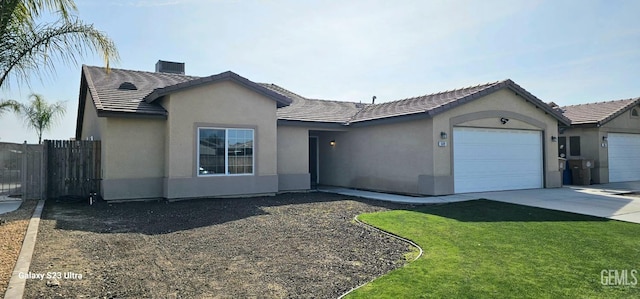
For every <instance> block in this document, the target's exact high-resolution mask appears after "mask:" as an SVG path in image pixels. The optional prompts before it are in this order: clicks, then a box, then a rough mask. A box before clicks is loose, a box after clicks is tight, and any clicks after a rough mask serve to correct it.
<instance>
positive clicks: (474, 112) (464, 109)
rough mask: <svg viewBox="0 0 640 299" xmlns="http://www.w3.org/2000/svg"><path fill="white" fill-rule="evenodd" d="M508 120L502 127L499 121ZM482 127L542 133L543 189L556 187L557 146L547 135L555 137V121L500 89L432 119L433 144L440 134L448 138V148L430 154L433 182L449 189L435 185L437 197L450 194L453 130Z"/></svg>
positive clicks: (521, 99)
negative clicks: (449, 138)
mask: <svg viewBox="0 0 640 299" xmlns="http://www.w3.org/2000/svg"><path fill="white" fill-rule="evenodd" d="M502 117H505V118H508V119H509V121H508V122H507V123H506V124H502V123H501V122H500V118H502ZM456 126H467V127H485V128H496V129H528V130H539V131H542V137H543V146H544V155H543V156H544V161H545V165H544V176H545V180H544V182H545V187H546V188H554V187H560V186H561V184H562V177H561V173H560V171H559V169H558V144H557V142H551V136H558V121H557V120H556V119H555V118H554V117H552V116H550V115H548V114H545V112H544V111H542V110H541V109H539V108H537V107H536V106H535V105H533V104H532V103H529V102H527V101H525V99H524V98H522V97H520V96H518V95H516V93H515V92H514V91H511V90H509V89H502V90H499V91H497V92H494V93H491V94H489V95H487V96H485V97H482V98H480V99H477V100H475V101H472V102H470V103H467V104H464V105H461V106H458V107H456V108H454V109H451V110H449V111H446V112H444V113H441V114H439V115H437V116H436V117H435V118H434V120H433V143H434V144H437V142H438V141H440V132H447V134H448V135H449V136H452V137H451V140H450V141H449V144H450V146H447V147H436V148H435V152H434V157H435V158H434V160H435V163H434V169H433V174H434V176H435V178H434V180H436V181H440V182H442V183H443V184H448V183H450V186H439V189H440V190H438V191H440V192H436V193H438V194H441V193H442V192H445V193H453V163H452V156H453V147H454V146H455V137H454V136H453V127H456Z"/></svg>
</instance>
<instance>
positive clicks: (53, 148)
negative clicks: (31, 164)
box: [44, 140, 101, 198]
mask: <svg viewBox="0 0 640 299" xmlns="http://www.w3.org/2000/svg"><path fill="white" fill-rule="evenodd" d="M44 147H45V157H46V162H45V163H46V165H47V168H46V174H47V175H46V176H47V178H46V186H47V188H46V194H47V198H60V197H86V198H88V197H89V195H90V193H92V192H95V193H99V191H100V179H101V169H100V141H71V140H45V142H44Z"/></svg>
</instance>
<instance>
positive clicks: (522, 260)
mask: <svg viewBox="0 0 640 299" xmlns="http://www.w3.org/2000/svg"><path fill="white" fill-rule="evenodd" d="M359 219H360V220H362V221H364V222H366V223H368V224H371V225H374V226H376V227H379V228H381V229H384V230H386V231H389V232H392V233H394V234H397V235H400V236H402V237H405V238H408V239H410V240H412V241H414V242H416V243H417V244H418V245H420V246H421V247H422V248H423V249H424V255H423V256H422V257H421V258H420V259H418V260H417V261H415V262H413V263H410V264H408V265H407V266H405V267H403V268H400V269H398V270H395V271H392V272H390V273H389V274H387V275H385V276H383V277H381V278H379V279H377V280H375V281H373V282H372V283H370V284H368V285H366V286H364V287H362V288H360V289H358V290H357V291H355V292H354V293H352V294H350V296H349V297H348V298H513V297H517V298H640V284H638V285H635V286H633V285H626V286H620V285H618V286H605V285H603V284H602V283H601V279H602V278H603V277H602V275H601V272H602V271H603V270H608V269H611V270H618V271H619V273H622V271H623V270H627V271H628V272H627V275H628V280H627V282H628V283H633V282H634V277H633V276H632V275H631V273H630V271H631V270H636V271H638V272H637V273H636V274H635V278H636V279H637V281H638V283H640V224H633V223H626V222H619V221H614V220H607V219H603V218H597V217H590V216H583V215H577V214H571V213H565V212H559V211H552V210H546V209H539V208H532V207H525V206H518V205H512V204H507V203H499V202H492V201H486V200H479V201H471V202H462V203H455V204H447V205H441V206H430V207H424V208H421V209H417V210H411V211H409V210H394V211H387V212H379V213H371V214H363V215H360V216H359ZM606 277H607V275H605V276H604V278H606Z"/></svg>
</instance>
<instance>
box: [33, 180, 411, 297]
mask: <svg viewBox="0 0 640 299" xmlns="http://www.w3.org/2000/svg"><path fill="white" fill-rule="evenodd" d="M402 207H407V206H398V205H392V204H386V203H381V202H376V201H367V200H361V199H354V198H349V197H345V196H339V195H332V194H325V193H299V194H283V195H278V196H274V197H261V198H242V199H208V200H190V201H182V202H173V203H165V202H139V203H126V204H111V205H110V204H107V203H104V202H100V203H98V204H95V205H94V206H89V205H87V204H86V203H74V204H69V203H54V202H47V204H46V205H45V209H44V213H43V216H42V220H41V222H40V230H39V234H38V241H37V244H36V250H35V253H34V256H33V261H32V264H31V268H30V272H31V273H33V274H44V275H47V274H49V276H50V277H53V276H60V278H59V279H47V278H46V277H45V278H44V279H42V280H40V279H29V280H28V281H27V287H26V292H25V298H58V297H60V298H62V297H73V298H246V297H253V298H336V297H337V296H339V295H340V294H342V293H343V292H345V291H347V290H349V289H351V288H352V287H355V286H357V285H360V284H362V283H364V282H367V281H369V280H371V279H373V278H375V277H377V276H380V275H382V274H384V273H387V272H389V271H390V270H392V269H395V268H398V267H401V266H402V265H403V264H404V263H405V259H404V254H406V253H407V252H410V251H411V249H410V248H409V247H408V246H407V245H406V244H405V243H402V242H400V241H398V240H395V239H392V238H389V237H386V236H384V235H382V234H380V233H378V232H375V231H371V230H368V229H366V228H364V227H362V226H360V225H358V224H355V223H354V222H353V221H352V219H353V217H354V216H355V215H357V214H360V213H365V212H374V211H382V210H387V209H390V208H402ZM80 276H81V277H80ZM58 284H59V285H58Z"/></svg>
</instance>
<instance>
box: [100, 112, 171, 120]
mask: <svg viewBox="0 0 640 299" xmlns="http://www.w3.org/2000/svg"><path fill="white" fill-rule="evenodd" d="M98 117H123V118H156V119H158V118H159V119H167V113H166V112H164V113H148V112H139V111H138V112H128V111H113V110H98Z"/></svg>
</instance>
